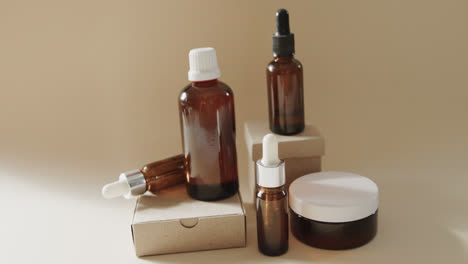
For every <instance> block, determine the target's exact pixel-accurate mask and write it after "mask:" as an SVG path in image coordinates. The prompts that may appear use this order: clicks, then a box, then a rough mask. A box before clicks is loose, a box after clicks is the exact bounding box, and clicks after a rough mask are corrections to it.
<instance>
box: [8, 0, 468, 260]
mask: <svg viewBox="0 0 468 264" xmlns="http://www.w3.org/2000/svg"><path fill="white" fill-rule="evenodd" d="M281 7H284V8H287V9H288V10H289V12H290V15H291V30H292V32H294V33H295V36H296V56H297V58H298V59H299V60H300V61H301V62H302V64H303V66H304V91H305V114H306V120H307V121H308V122H309V123H311V124H313V125H314V126H316V127H317V128H318V129H320V132H321V133H322V134H323V136H324V138H325V155H324V159H323V169H324V170H339V171H349V172H354V173H358V174H361V175H364V176H367V177H369V178H371V179H372V180H373V181H375V182H376V183H377V185H378V186H379V189H380V209H379V219H378V221H379V223H378V225H379V227H378V234H377V236H376V238H375V239H374V240H373V241H372V242H370V243H369V244H367V245H365V246H363V247H360V248H357V249H353V250H344V251H328V250H320V249H315V248H311V247H308V246H306V245H304V244H302V243H300V242H298V241H297V240H296V239H295V238H294V237H292V236H291V239H290V244H289V245H290V249H289V251H288V252H287V253H286V254H285V255H283V256H281V257H275V258H271V257H265V256H262V255H261V254H260V253H259V252H258V250H257V248H256V227H255V220H254V219H255V214H254V211H253V206H252V205H251V204H246V208H247V214H248V216H247V225H248V226H247V233H248V234H247V247H246V248H238V249H225V250H214V251H204V252H193V253H184V254H171V255H161V256H151V257H145V258H137V257H136V256H135V254H134V250H133V245H132V239H131V233H130V223H131V219H132V212H133V208H134V204H135V201H134V200H125V199H114V200H105V199H103V198H102V197H101V194H100V189H101V187H102V185H104V184H105V183H107V182H109V181H112V180H114V179H117V177H118V175H119V173H121V172H123V171H126V170H130V169H136V168H140V167H141V166H142V165H144V164H145V163H148V162H151V161H155V160H158V159H162V158H165V157H169V156H171V155H175V154H178V153H181V150H182V147H181V142H180V131H179V117H178V108H177V97H178V94H179V92H180V91H181V90H182V89H183V87H184V86H185V85H187V70H188V56H187V55H188V52H189V50H190V49H191V48H196V47H203V46H213V47H215V48H216V49H217V54H218V59H219V65H220V68H221V74H222V76H221V80H222V81H224V82H226V83H227V84H229V85H230V86H231V87H232V89H233V91H234V94H235V104H236V105H235V106H236V119H237V120H236V123H237V131H238V133H237V144H238V159H239V172H240V173H239V179H240V184H241V193H246V191H247V188H248V187H247V186H248V184H247V179H246V177H247V176H246V175H247V162H248V161H247V150H246V147H245V145H244V144H243V142H244V138H243V135H242V134H243V133H242V127H243V124H244V122H245V121H247V120H266V119H267V118H268V116H267V99H266V88H265V66H266V65H267V63H268V61H269V60H271V34H272V33H273V32H274V27H275V21H274V13H275V11H276V10H277V9H278V8H281ZM467 13H468V4H467V3H466V2H464V1H456V0H448V1H423V0H410V1H402V0H401V1H400V0H397V1H385V2H383V1H371V0H368V1H366V0H363V1H290V2H287V3H286V2H284V1H267V0H261V1H248V0H241V1H214V0H213V1H210V0H203V1H188V0H180V1H169V0H166V1H127V0H117V1H114V0H112V1H111V0H97V1H95V0H83V1H60V0H45V1H32V0H27V1H9V0H2V1H0V204H1V206H0V208H1V211H2V212H1V214H0V225H1V227H0V263H5V264H6V263H8V264H11V263H126V264H128V263H219V262H221V263H239V262H243V263H254V262H258V263H468V74H467V71H468V34H467V28H468V16H467V15H466V14H467Z"/></svg>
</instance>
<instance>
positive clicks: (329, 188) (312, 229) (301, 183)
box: [289, 172, 379, 249]
mask: <svg viewBox="0 0 468 264" xmlns="http://www.w3.org/2000/svg"><path fill="white" fill-rule="evenodd" d="M378 207H379V190H378V187H377V185H376V184H375V183H374V182H373V181H372V180H370V179H368V178H366V177H363V176H360V175H357V174H353V173H347V172H318V173H311V174H307V175H305V176H302V177H300V178H298V179H296V180H295V181H294V182H293V183H292V184H291V186H290V187H289V209H290V213H291V214H290V224H291V232H292V234H293V235H294V236H295V237H296V238H297V239H298V240H300V241H301V242H303V243H305V244H307V245H309V246H313V247H317V248H323V249H349V248H355V247H359V246H362V245H364V244H366V243H367V242H369V241H371V240H372V239H373V238H374V237H375V235H376V234H377V211H378Z"/></svg>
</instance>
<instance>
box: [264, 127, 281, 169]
mask: <svg viewBox="0 0 468 264" xmlns="http://www.w3.org/2000/svg"><path fill="white" fill-rule="evenodd" d="M262 145H263V157H262V164H263V165H264V166H272V167H273V166H278V164H280V162H281V161H280V159H279V156H278V140H277V139H276V136H275V135H273V134H267V135H265V136H264V137H263V144H262Z"/></svg>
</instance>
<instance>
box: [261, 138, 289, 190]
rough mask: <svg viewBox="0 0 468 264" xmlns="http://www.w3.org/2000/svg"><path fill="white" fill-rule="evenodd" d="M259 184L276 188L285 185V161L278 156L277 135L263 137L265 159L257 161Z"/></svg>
mask: <svg viewBox="0 0 468 264" xmlns="http://www.w3.org/2000/svg"><path fill="white" fill-rule="evenodd" d="M257 184H258V185H259V186H262V187H266V188H276V187H280V186H282V185H284V184H285V172H284V161H282V160H280V159H279V156H278V140H277V138H276V136H275V135H273V134H267V135H265V136H264V137H263V157H262V159H261V160H258V161H257Z"/></svg>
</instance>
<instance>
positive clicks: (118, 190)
mask: <svg viewBox="0 0 468 264" xmlns="http://www.w3.org/2000/svg"><path fill="white" fill-rule="evenodd" d="M129 191H130V186H128V183H127V181H125V180H119V181H115V182H112V183H109V184H106V185H104V187H102V196H104V198H106V199H111V198H115V197H118V196H122V195H125V194H127V193H128V192H129Z"/></svg>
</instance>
